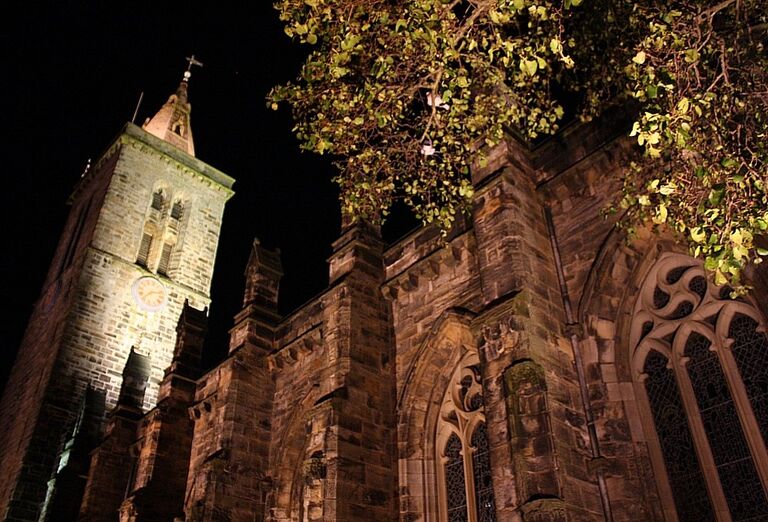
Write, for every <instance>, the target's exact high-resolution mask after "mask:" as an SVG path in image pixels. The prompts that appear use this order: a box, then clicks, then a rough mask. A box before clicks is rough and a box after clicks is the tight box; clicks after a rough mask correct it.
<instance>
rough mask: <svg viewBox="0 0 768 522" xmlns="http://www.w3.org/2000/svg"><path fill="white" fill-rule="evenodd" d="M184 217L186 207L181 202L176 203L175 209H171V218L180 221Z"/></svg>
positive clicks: (174, 204)
mask: <svg viewBox="0 0 768 522" xmlns="http://www.w3.org/2000/svg"><path fill="white" fill-rule="evenodd" d="M183 215H184V206H183V205H182V204H181V201H176V202H174V203H173V207H171V217H172V218H173V219H176V220H179V219H181V216H183Z"/></svg>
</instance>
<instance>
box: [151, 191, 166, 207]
mask: <svg viewBox="0 0 768 522" xmlns="http://www.w3.org/2000/svg"><path fill="white" fill-rule="evenodd" d="M163 206H165V194H164V193H163V191H162V190H156V191H155V192H153V193H152V208H153V209H154V210H160V211H162V210H163Z"/></svg>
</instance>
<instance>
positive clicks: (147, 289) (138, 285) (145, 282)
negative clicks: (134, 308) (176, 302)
mask: <svg viewBox="0 0 768 522" xmlns="http://www.w3.org/2000/svg"><path fill="white" fill-rule="evenodd" d="M131 293H133V298H134V299H135V300H136V303H137V304H138V305H139V308H141V309H143V310H147V311H149V312H157V311H158V310H160V309H161V308H162V307H163V306H165V299H166V294H165V287H164V286H163V283H161V282H160V281H158V280H157V279H155V278H154V277H149V276H147V277H140V278H139V279H137V280H136V281H135V282H134V283H133V287H132V288H131Z"/></svg>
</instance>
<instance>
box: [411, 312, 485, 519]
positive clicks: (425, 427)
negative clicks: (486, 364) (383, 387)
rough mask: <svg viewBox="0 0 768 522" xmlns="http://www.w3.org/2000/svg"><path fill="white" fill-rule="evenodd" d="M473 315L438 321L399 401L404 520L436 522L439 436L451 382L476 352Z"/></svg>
mask: <svg viewBox="0 0 768 522" xmlns="http://www.w3.org/2000/svg"><path fill="white" fill-rule="evenodd" d="M470 319H471V317H470V316H469V313H467V312H463V311H458V310H449V311H447V312H445V313H443V315H442V316H441V317H440V318H439V319H438V320H437V321H436V323H435V326H434V327H433V329H432V331H431V332H430V334H429V336H428V337H427V338H426V339H425V340H424V342H423V343H422V345H421V347H420V348H419V350H418V352H417V354H416V357H415V358H414V361H413V363H412V365H411V367H410V369H409V371H408V373H407V374H406V377H405V380H404V383H403V387H402V391H401V392H400V396H399V398H398V412H399V417H398V448H399V455H400V460H399V463H398V464H399V482H400V490H401V492H402V493H401V504H400V510H401V519H406V520H408V519H409V518H408V516H414V517H418V518H414V519H419V520H423V521H425V522H433V521H437V520H438V494H437V483H436V476H435V473H436V462H435V458H436V454H437V452H436V446H435V430H436V427H437V423H438V418H439V415H440V409H441V405H442V401H443V397H444V395H445V391H446V389H447V388H448V385H449V381H450V378H451V376H452V375H453V373H454V370H455V368H456V366H457V365H458V363H459V361H460V360H461V359H462V358H463V357H464V356H465V355H466V354H467V352H469V351H475V352H476V351H477V347H476V342H475V339H474V336H473V335H472V331H471V329H470V326H469V321H470Z"/></svg>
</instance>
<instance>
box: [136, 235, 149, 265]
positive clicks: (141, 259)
mask: <svg viewBox="0 0 768 522" xmlns="http://www.w3.org/2000/svg"><path fill="white" fill-rule="evenodd" d="M151 249H152V234H148V233H146V232H144V234H143V235H142V236H141V245H139V253H138V255H137V256H136V264H137V265H141V266H143V267H145V268H146V266H147V262H148V261H149V252H150V250H151Z"/></svg>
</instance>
